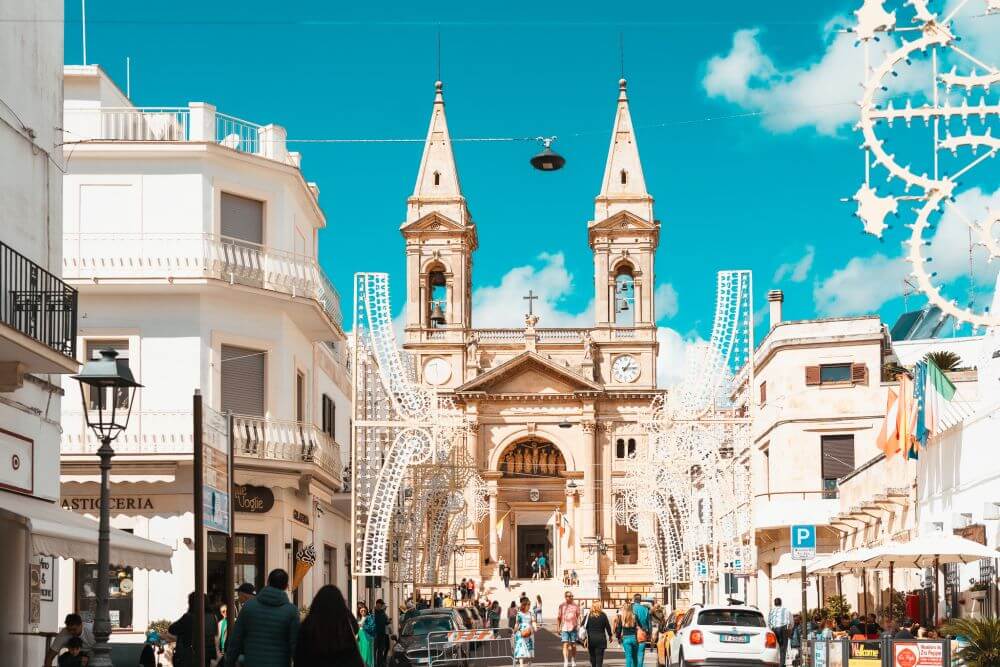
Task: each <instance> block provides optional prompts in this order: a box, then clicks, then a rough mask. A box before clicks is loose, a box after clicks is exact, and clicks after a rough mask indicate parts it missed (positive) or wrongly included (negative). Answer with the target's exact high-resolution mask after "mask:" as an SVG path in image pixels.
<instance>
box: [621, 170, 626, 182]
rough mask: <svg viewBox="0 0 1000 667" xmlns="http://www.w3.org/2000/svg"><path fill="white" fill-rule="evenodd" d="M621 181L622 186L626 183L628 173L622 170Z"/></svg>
mask: <svg viewBox="0 0 1000 667" xmlns="http://www.w3.org/2000/svg"><path fill="white" fill-rule="evenodd" d="M621 179H622V185H625V184H626V183H628V172H627V171H625V170H624V169H622V173H621Z"/></svg>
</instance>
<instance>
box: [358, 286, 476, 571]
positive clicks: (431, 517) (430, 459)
mask: <svg viewBox="0 0 1000 667" xmlns="http://www.w3.org/2000/svg"><path fill="white" fill-rule="evenodd" d="M353 348H354V349H353V359H352V375H353V380H354V382H353V385H354V386H353V389H352V390H353V397H352V403H353V406H354V427H353V430H354V433H353V436H354V437H353V443H352V444H353V446H352V450H351V451H352V456H351V480H352V484H353V493H352V496H351V512H352V519H353V524H354V531H355V534H354V573H355V575H356V576H364V577H382V576H389V577H391V578H393V580H394V581H396V582H397V583H398V582H404V581H410V582H411V583H417V582H418V580H419V579H422V578H428V577H429V578H430V579H431V581H430V582H427V583H435V582H437V581H438V580H439V579H440V578H441V572H442V571H443V570H446V568H447V562H446V561H445V560H444V559H445V557H447V556H450V554H451V551H449V550H445V549H443V546H444V545H445V544H447V539H448V538H449V537H453V536H454V535H455V534H456V533H455V531H456V530H457V529H456V528H454V526H455V525H456V523H457V524H461V525H463V526H464V525H468V524H469V522H470V521H472V520H481V519H482V517H483V515H484V514H485V511H486V510H485V508H484V507H485V502H484V500H483V496H485V483H483V482H482V480H481V479H480V478H479V477H478V475H477V474H476V473H475V470H474V468H473V466H472V465H471V464H470V463H469V462H468V461H464V460H463V458H462V456H463V454H464V453H463V452H459V451H458V449H457V448H456V447H455V443H456V442H458V441H459V440H460V439H462V438H463V437H464V435H465V432H466V425H465V422H464V419H463V417H462V414H461V412H460V411H459V410H458V408H456V406H455V405H454V403H453V401H452V400H451V399H450V398H448V397H443V396H440V395H439V394H438V393H437V392H436V391H435V390H433V389H428V388H426V387H422V386H420V385H419V384H418V383H417V382H416V379H415V373H414V370H413V365H412V363H411V360H410V358H409V356H407V355H405V354H404V353H403V352H401V351H400V349H399V347H398V345H397V344H396V336H395V333H394V331H393V328H392V313H391V309H390V302H389V277H388V275H387V274H385V273H358V274H355V282H354V339H353ZM477 494H478V496H477ZM477 517H478V519H477Z"/></svg>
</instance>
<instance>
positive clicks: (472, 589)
mask: <svg viewBox="0 0 1000 667" xmlns="http://www.w3.org/2000/svg"><path fill="white" fill-rule="evenodd" d="M465 586H466V588H467V589H468V600H469V602H470V603H471V602H472V601H473V600H475V599H476V581H475V580H474V579H469V581H468V582H466V584H465Z"/></svg>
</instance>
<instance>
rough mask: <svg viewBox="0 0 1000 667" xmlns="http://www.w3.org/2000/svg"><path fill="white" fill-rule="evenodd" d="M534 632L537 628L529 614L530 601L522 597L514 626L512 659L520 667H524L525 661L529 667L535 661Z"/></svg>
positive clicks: (531, 615)
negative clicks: (514, 659)
mask: <svg viewBox="0 0 1000 667" xmlns="http://www.w3.org/2000/svg"><path fill="white" fill-rule="evenodd" d="M535 630H537V627H536V626H535V620H534V615H533V614H532V613H531V600H529V599H528V598H527V597H523V598H521V607H520V609H519V610H518V612H517V620H516V621H515V625H514V657H515V658H517V660H518V664H519V665H520V667H524V665H525V662H526V661H527V664H529V665H530V664H531V662H532V661H533V660H534V659H535Z"/></svg>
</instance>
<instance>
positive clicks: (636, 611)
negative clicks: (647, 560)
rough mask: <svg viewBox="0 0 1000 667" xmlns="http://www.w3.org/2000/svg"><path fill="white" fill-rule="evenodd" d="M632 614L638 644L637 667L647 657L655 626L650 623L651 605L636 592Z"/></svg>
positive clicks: (640, 665) (640, 666)
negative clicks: (647, 649)
mask: <svg viewBox="0 0 1000 667" xmlns="http://www.w3.org/2000/svg"><path fill="white" fill-rule="evenodd" d="M632 614H633V615H634V616H635V626H636V628H635V641H636V645H637V653H636V662H635V664H636V667H642V663H643V660H645V659H646V647H648V646H649V640H650V637H652V635H653V626H652V624H651V623H650V616H649V607H647V606H646V605H644V604H643V603H642V596H641V595H639V594H638V593H636V594H635V595H633V596H632Z"/></svg>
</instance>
